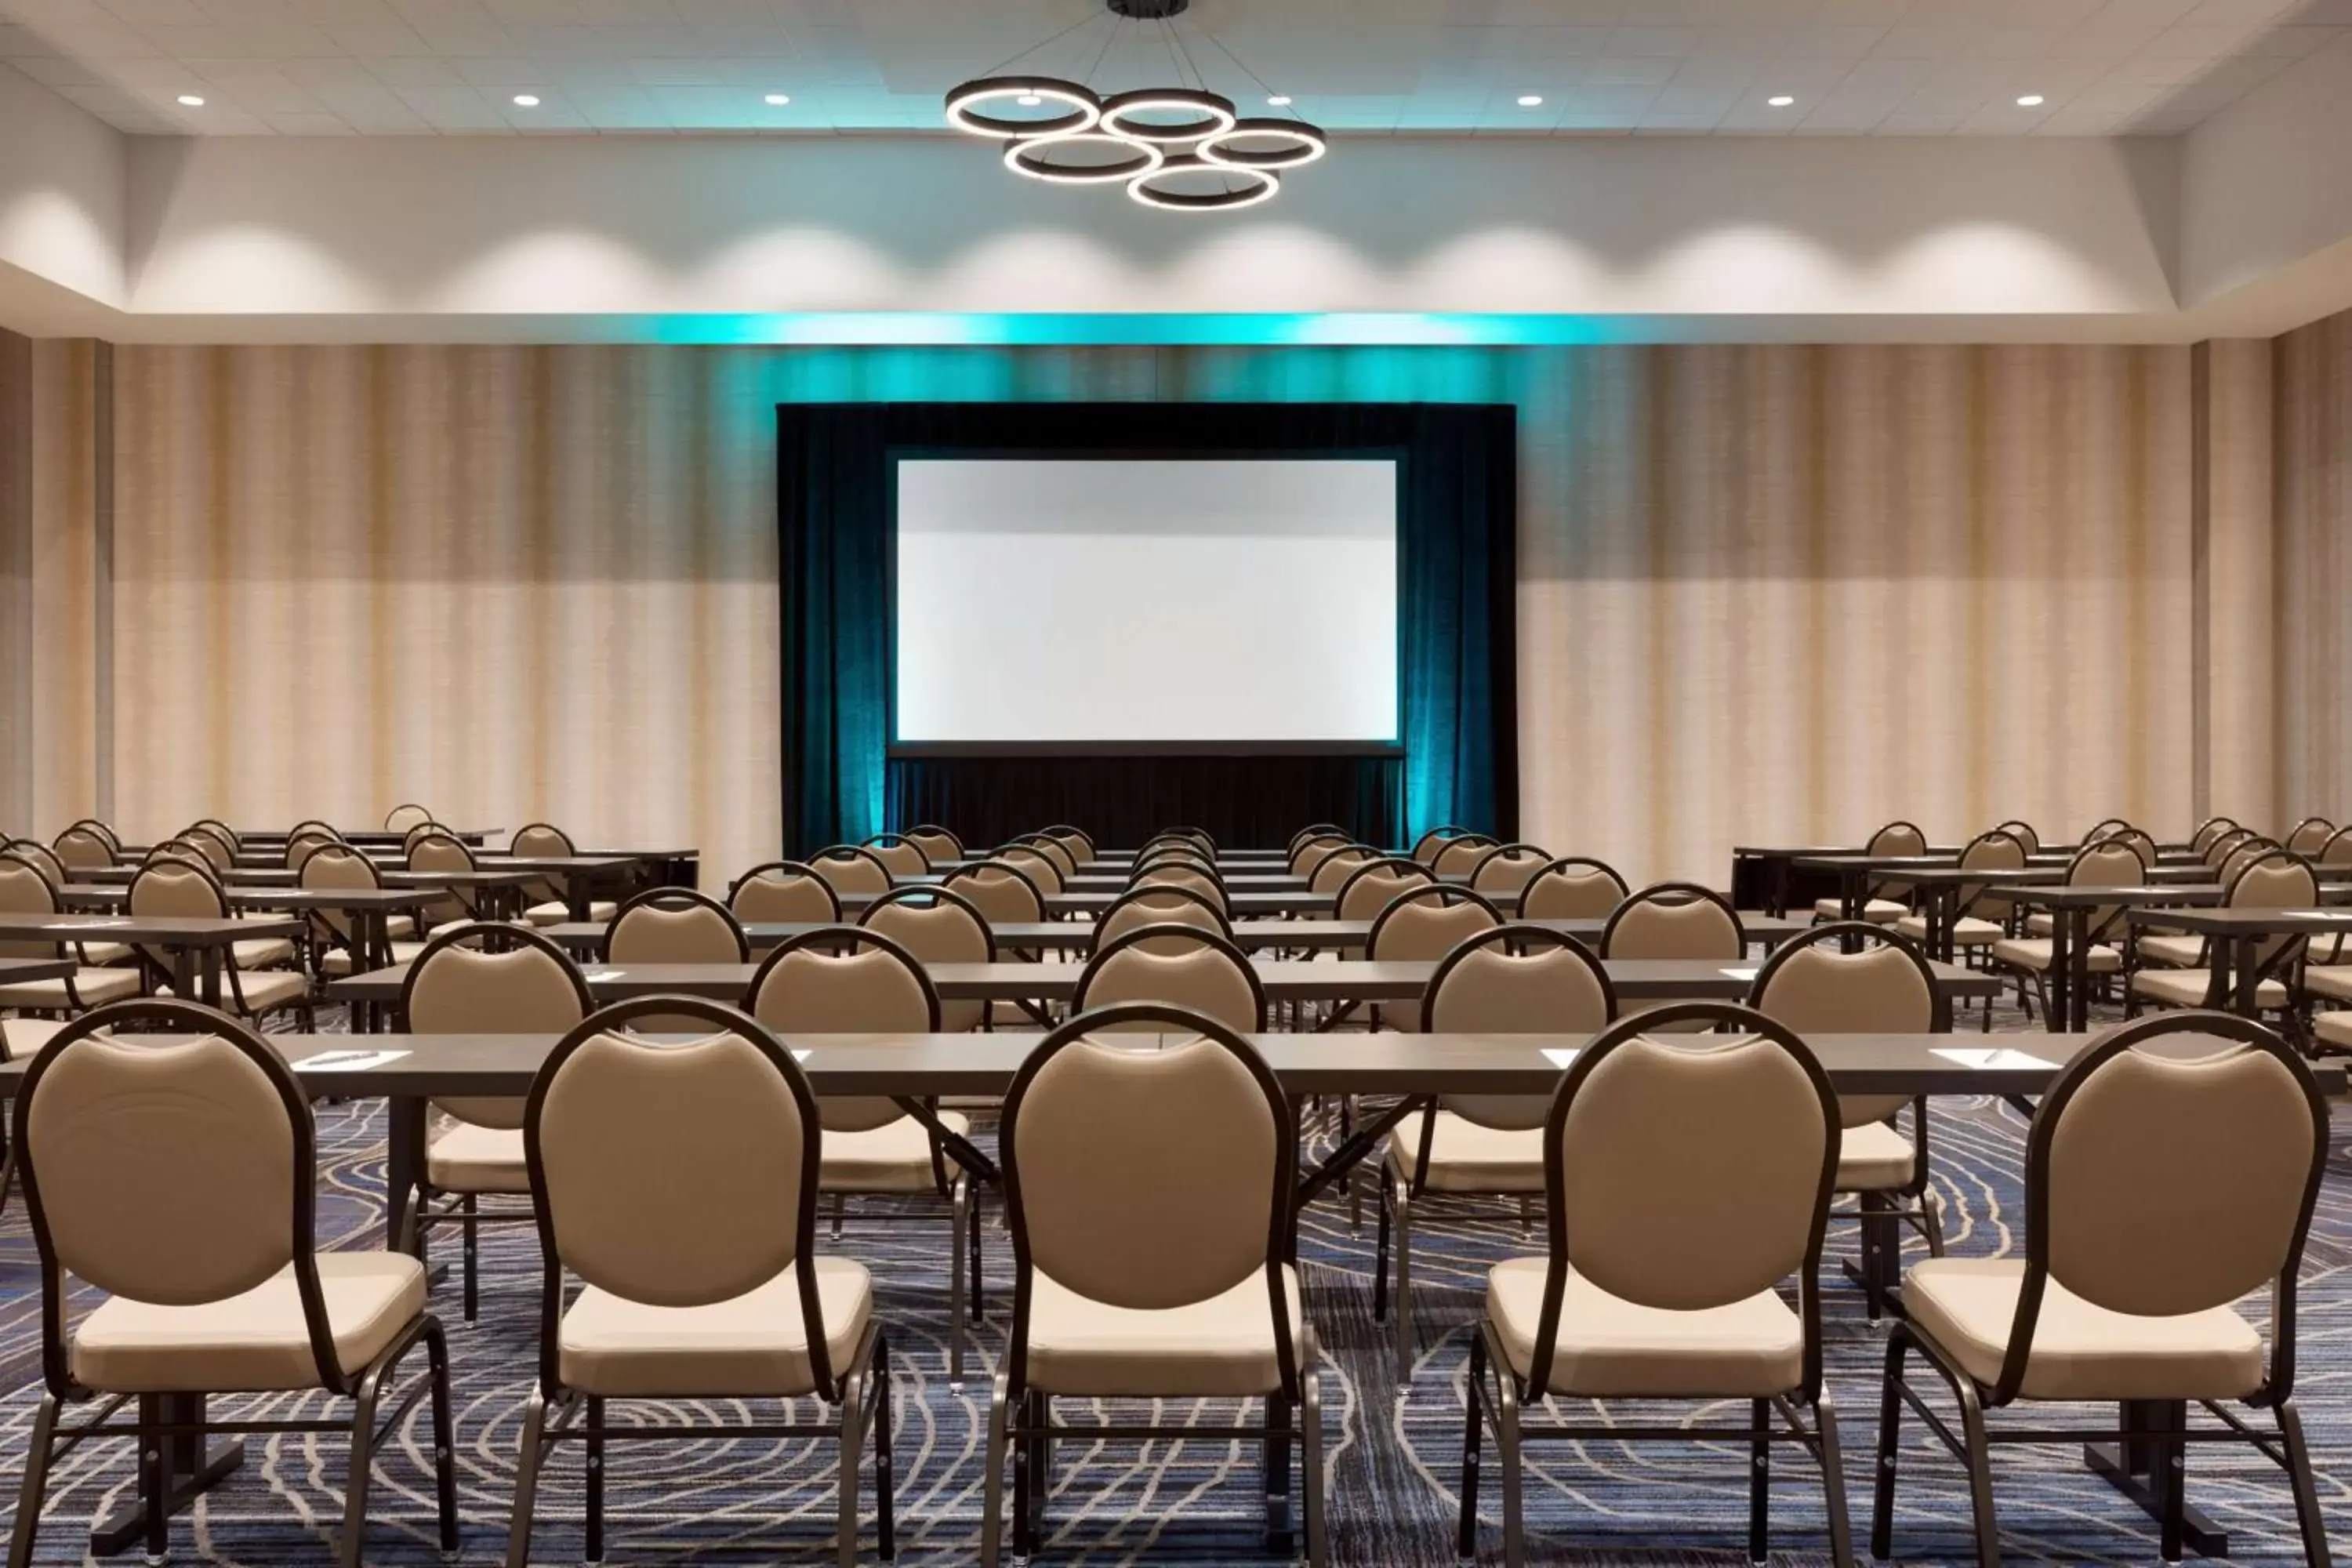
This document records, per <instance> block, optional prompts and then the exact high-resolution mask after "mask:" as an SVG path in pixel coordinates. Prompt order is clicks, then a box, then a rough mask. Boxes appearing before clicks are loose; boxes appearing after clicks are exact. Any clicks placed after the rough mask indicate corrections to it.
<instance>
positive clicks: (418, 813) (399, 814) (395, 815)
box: [383, 801, 433, 833]
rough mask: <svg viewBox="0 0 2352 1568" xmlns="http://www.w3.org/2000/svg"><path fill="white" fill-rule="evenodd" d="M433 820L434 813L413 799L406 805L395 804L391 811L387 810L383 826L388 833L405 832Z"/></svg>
mask: <svg viewBox="0 0 2352 1568" xmlns="http://www.w3.org/2000/svg"><path fill="white" fill-rule="evenodd" d="M432 820H433V814H432V813H431V812H429V811H427V810H425V808H424V807H423V806H421V805H417V804H416V803H415V802H414V801H411V802H409V803H407V804H406V805H395V806H394V807H393V808H392V809H391V810H390V811H387V812H385V813H384V814H383V828H384V831H385V832H387V833H405V832H407V831H408V830H409V829H410V828H412V827H415V826H417V825H418V824H420V823H425V822H430V821H432Z"/></svg>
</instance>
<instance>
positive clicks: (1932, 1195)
mask: <svg viewBox="0 0 2352 1568" xmlns="http://www.w3.org/2000/svg"><path fill="white" fill-rule="evenodd" d="M1919 1220H1920V1225H1921V1226H1922V1227H1923V1228H1924V1229H1925V1230H1926V1231H1927V1256H1928V1257H1930V1258H1941V1257H1943V1256H1944V1205H1942V1204H1941V1203H1938V1202H1937V1199H1936V1189H1935V1188H1934V1187H1932V1186H1929V1187H1926V1188H1923V1189H1922V1190H1921V1191H1920V1194H1919Z"/></svg>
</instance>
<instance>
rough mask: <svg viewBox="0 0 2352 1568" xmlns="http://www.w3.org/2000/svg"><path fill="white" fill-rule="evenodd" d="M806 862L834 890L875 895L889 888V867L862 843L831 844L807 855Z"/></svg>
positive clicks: (872, 896) (873, 896)
mask: <svg viewBox="0 0 2352 1568" xmlns="http://www.w3.org/2000/svg"><path fill="white" fill-rule="evenodd" d="M808 864H809V868H810V869H811V870H813V871H814V872H815V873H816V874H817V875H818V876H820V877H822V878H824V879H825V881H826V882H827V883H829V884H830V885H831V886H832V888H833V890H834V891H835V893H839V894H844V895H849V894H863V895H864V896H866V897H867V898H875V897H878V896H879V895H881V894H883V893H887V892H888V891H889V890H890V886H891V877H890V868H889V867H888V866H887V864H885V863H884V861H883V859H882V858H881V857H880V856H878V855H877V854H875V853H874V851H872V850H871V849H868V848H866V847H864V846H863V845H858V844H835V845H833V846H831V847H827V848H824V849H820V850H818V851H817V852H816V853H815V854H814V855H812V856H810V857H809V858H808Z"/></svg>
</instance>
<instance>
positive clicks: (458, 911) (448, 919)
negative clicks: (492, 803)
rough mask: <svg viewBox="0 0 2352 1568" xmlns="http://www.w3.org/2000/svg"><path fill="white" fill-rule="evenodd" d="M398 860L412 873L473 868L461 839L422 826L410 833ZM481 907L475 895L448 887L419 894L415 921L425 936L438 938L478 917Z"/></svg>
mask: <svg viewBox="0 0 2352 1568" xmlns="http://www.w3.org/2000/svg"><path fill="white" fill-rule="evenodd" d="M402 858H403V859H404V861H405V862H406V863H407V866H408V868H409V869H410V870H412V871H471V870H474V869H476V868H477V867H476V863H475V860H474V852H473V851H472V850H471V849H469V848H467V847H466V842H465V840H464V839H462V838H459V837H457V836H456V835H455V834H452V833H449V832H447V831H446V830H445V829H442V828H439V827H425V828H420V829H418V830H416V831H415V832H412V833H411V834H410V835H409V836H408V842H407V844H406V845H405V847H404V848H403V850H402ZM483 911H484V905H483V903H482V901H481V899H480V897H479V895H478V894H477V893H475V892H474V891H472V890H471V889H459V888H450V889H443V890H441V891H438V892H436V893H433V894H429V895H421V896H420V898H419V900H418V902H417V919H418V920H419V921H422V922H423V923H424V926H425V935H427V936H438V935H440V934H441V933H442V932H443V931H453V930H456V929H457V927H459V926H462V925H466V924H467V923H469V922H471V921H478V920H479V919H481V918H482V914H483Z"/></svg>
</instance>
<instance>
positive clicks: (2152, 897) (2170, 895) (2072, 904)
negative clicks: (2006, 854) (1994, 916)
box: [1990, 880, 2224, 910]
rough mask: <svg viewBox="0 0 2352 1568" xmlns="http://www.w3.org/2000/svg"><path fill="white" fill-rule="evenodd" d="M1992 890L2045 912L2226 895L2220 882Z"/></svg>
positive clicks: (2022, 885)
mask: <svg viewBox="0 0 2352 1568" xmlns="http://www.w3.org/2000/svg"><path fill="white" fill-rule="evenodd" d="M1990 891H1991V893H1992V896H1993V897H1995V898H1997V899H2008V900H2011V901H2012V902H2015V903H2021V904H2032V905H2034V906H2036V907H2038V908H2042V909H2052V910H2077V909H2108V908H2111V907H2114V906H2116V905H2122V906H2124V907H2126V908H2128V907H2130V906H2131V905H2134V904H2172V905H2189V904H2218V903H2220V902H2221V900H2222V898H2223V896H2224V892H2223V889H2222V887H2221V884H2220V883H2219V882H2133V883H2129V884H2121V883H2119V884H2117V885H2116V886H2115V887H2112V888H2097V887H2089V886H2085V885H2082V884H2075V885H2073V886H2068V885H2066V884H2063V883H2055V882H2052V883H2040V884H2034V883H2026V882H2012V881H2008V880H2000V881H1996V882H1994V883H1993V885H1992V887H1991V889H1990Z"/></svg>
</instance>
